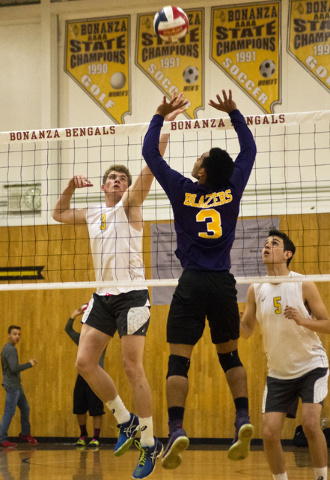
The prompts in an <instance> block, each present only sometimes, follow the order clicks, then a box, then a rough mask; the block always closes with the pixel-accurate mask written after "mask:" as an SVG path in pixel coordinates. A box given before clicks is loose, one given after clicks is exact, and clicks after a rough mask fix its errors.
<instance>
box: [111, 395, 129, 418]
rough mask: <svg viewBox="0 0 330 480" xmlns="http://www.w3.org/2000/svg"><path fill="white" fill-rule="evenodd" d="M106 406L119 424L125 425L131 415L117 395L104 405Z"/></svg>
mask: <svg viewBox="0 0 330 480" xmlns="http://www.w3.org/2000/svg"><path fill="white" fill-rule="evenodd" d="M106 406H107V407H108V409H109V410H111V412H112V413H113V414H114V416H115V418H116V420H117V422H118V423H119V424H120V423H126V422H128V421H129V420H130V418H131V414H130V413H129V411H128V410H127V408H126V407H125V405H124V404H123V402H122V399H121V398H120V396H119V395H117V397H116V398H115V399H114V400H109V402H107V403H106Z"/></svg>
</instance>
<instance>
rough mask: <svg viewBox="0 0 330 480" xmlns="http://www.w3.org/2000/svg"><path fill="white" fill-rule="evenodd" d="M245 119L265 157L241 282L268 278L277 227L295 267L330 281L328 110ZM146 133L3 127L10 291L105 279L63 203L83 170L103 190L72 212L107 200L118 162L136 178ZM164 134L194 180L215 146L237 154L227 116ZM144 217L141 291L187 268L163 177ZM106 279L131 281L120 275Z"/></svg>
mask: <svg viewBox="0 0 330 480" xmlns="http://www.w3.org/2000/svg"><path fill="white" fill-rule="evenodd" d="M245 118H246V120H247V124H248V126H249V128H250V129H251V131H252V133H253V135H254V138H255V141H256V144H257V157H256V162H255V166H254V168H253V171H252V174H251V177H250V180H249V182H248V185H247V187H246V189H245V192H244V194H243V198H242V201H241V210H240V217H239V221H238V224H237V231H236V240H235V242H234V245H233V248H232V256H231V261H232V273H233V274H234V275H235V277H236V280H237V283H238V284H249V283H253V282H264V281H267V279H265V275H266V269H265V267H264V265H263V264H262V261H261V250H262V247H263V244H264V241H265V238H267V235H268V231H269V229H270V228H272V227H274V228H279V229H280V230H283V231H285V232H286V233H287V234H288V235H289V236H290V238H291V239H292V240H293V242H294V243H295V245H296V247H297V250H296V254H295V256H294V258H293V260H292V266H291V268H292V269H293V270H295V271H297V272H299V273H301V274H303V275H304V280H308V279H309V280H314V281H323V280H324V281H329V280H330V261H329V258H330V166H329V153H330V111H323V112H309V113H294V114H291V113H290V114H273V115H259V116H246V117H245ZM147 128H148V124H136V125H111V126H109V125H104V126H98V127H77V128H61V129H50V130H33V131H20V132H3V133H0V247H1V250H0V290H12V289H13V290H16V289H22V290H25V289H55V288H64V289H68V288H97V287H99V286H100V282H95V273H94V265H93V259H92V254H91V248H90V239H89V235H88V229H87V226H86V225H82V224H75V225H64V224H59V223H57V222H55V221H54V220H53V218H52V215H53V210H54V206H55V203H56V200H57V199H58V197H59V195H60V193H61V192H62V191H63V189H64V188H65V186H66V185H67V184H68V182H69V181H70V179H71V178H72V177H73V176H74V175H78V174H81V175H84V176H85V177H87V178H88V179H89V180H90V181H91V183H92V184H93V187H90V188H84V189H77V190H76V191H75V194H74V195H73V197H72V200H71V207H73V208H93V206H97V205H100V204H103V203H104V193H103V192H102V191H101V184H102V178H103V174H104V172H105V171H106V170H107V168H108V167H109V166H110V165H113V164H120V165H125V166H127V167H128V168H129V170H130V172H131V174H132V177H133V181H134V180H135V179H136V178H137V176H138V175H139V173H140V171H141V169H142V168H143V167H144V166H145V162H144V160H143V158H142V144H143V138H144V135H145V134H146V132H147ZM162 132H163V133H169V134H170V138H169V142H168V146H167V150H166V153H165V155H164V158H165V160H166V161H167V162H168V163H169V165H170V166H171V167H172V168H174V169H175V170H177V171H179V172H180V173H182V174H184V175H185V176H188V177H189V176H190V173H191V171H192V167H193V164H194V163H195V161H196V159H197V158H198V157H199V156H200V155H201V154H202V153H204V152H205V151H207V150H209V149H210V148H211V147H216V146H219V147H220V148H222V149H225V150H227V151H228V153H229V154H230V155H231V157H232V158H233V159H235V158H236V156H237V155H238V153H239V144H238V140H237V135H236V132H235V131H234V129H233V127H232V125H231V123H230V119H229V118H228V117H227V116H224V117H223V118H211V119H198V120H197V119H196V120H177V121H175V122H168V123H165V124H164V127H163V130H162ZM142 214H143V219H144V222H145V223H144V234H143V260H144V265H145V274H146V281H145V282H144V281H139V282H136V283H135V282H134V286H173V285H176V283H177V279H178V277H179V276H180V273H181V267H180V264H179V262H178V260H177V259H176V257H175V254H174V251H175V249H176V236H175V231H174V226H173V213H172V209H171V205H170V203H169V201H168V198H167V196H166V194H165V193H164V191H163V190H162V188H161V187H160V186H159V184H158V183H157V182H156V180H154V182H153V184H152V187H151V191H150V193H149V195H148V197H147V199H146V200H145V202H144V203H143V206H142ZM118 268H120V267H118ZM279 279H281V281H287V280H288V279H285V278H282V277H281V278H280V277H279ZM290 281H292V279H291V280H290ZM108 284H109V285H110V286H111V285H113V286H115V285H123V283H122V282H118V280H116V278H114V279H113V281H112V282H110V283H109V282H107V285H108ZM102 285H104V283H102ZM125 286H129V285H127V284H125Z"/></svg>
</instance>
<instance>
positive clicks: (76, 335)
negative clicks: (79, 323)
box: [64, 307, 84, 345]
mask: <svg viewBox="0 0 330 480" xmlns="http://www.w3.org/2000/svg"><path fill="white" fill-rule="evenodd" d="M83 313H84V312H83V310H82V308H81V307H79V308H77V309H76V310H74V312H72V313H71V317H70V318H69V320H68V321H67V324H66V325H65V329H64V330H65V331H66V333H67V334H68V335H69V337H70V338H71V339H72V340H73V341H74V343H75V344H76V345H78V344H79V339H80V333H79V332H76V330H74V329H73V322H74V321H75V319H76V317H78V316H79V315H82V314H83Z"/></svg>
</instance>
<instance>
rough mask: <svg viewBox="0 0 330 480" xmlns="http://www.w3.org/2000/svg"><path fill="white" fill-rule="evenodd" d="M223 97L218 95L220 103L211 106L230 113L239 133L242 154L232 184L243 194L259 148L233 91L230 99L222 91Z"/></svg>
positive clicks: (236, 162)
mask: <svg viewBox="0 0 330 480" xmlns="http://www.w3.org/2000/svg"><path fill="white" fill-rule="evenodd" d="M222 95H223V100H222V99H221V97H220V95H216V97H217V99H218V103H216V102H214V101H213V100H210V101H209V105H211V107H213V108H215V109H216V110H220V111H221V112H226V113H228V115H229V116H230V120H231V122H232V124H233V126H234V128H235V131H236V133H237V136H238V141H239V144H240V153H239V155H238V156H237V158H236V160H235V167H236V168H235V170H234V173H233V175H232V178H231V182H232V183H233V184H235V185H236V186H237V187H238V188H239V189H240V190H241V191H242V192H243V190H244V188H245V186H246V184H247V182H248V180H249V177H250V174H251V170H252V167H253V164H254V160H255V157H256V153H257V147H256V144H255V141H254V138H253V135H252V132H251V130H250V129H249V127H248V126H247V124H246V121H245V119H244V117H243V115H242V114H241V112H240V111H239V110H238V109H237V107H236V103H235V102H234V100H233V99H232V92H231V90H229V96H228V97H227V94H226V92H225V90H222ZM237 167H238V168H237Z"/></svg>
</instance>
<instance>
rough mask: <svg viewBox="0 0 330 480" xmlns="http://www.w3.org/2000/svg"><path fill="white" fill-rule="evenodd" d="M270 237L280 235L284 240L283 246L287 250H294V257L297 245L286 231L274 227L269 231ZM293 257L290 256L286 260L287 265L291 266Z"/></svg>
mask: <svg viewBox="0 0 330 480" xmlns="http://www.w3.org/2000/svg"><path fill="white" fill-rule="evenodd" d="M268 237H279V238H281V239H282V240H283V246H284V251H285V252H292V257H293V255H294V254H295V251H296V247H295V246H294V243H293V241H292V240H291V239H290V238H289V237H288V236H287V234H286V233H284V232H280V230H276V228H272V229H271V230H269V232H268ZM292 257H290V258H288V259H287V261H286V265H287V267H288V266H289V264H290V262H291V260H292Z"/></svg>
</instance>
